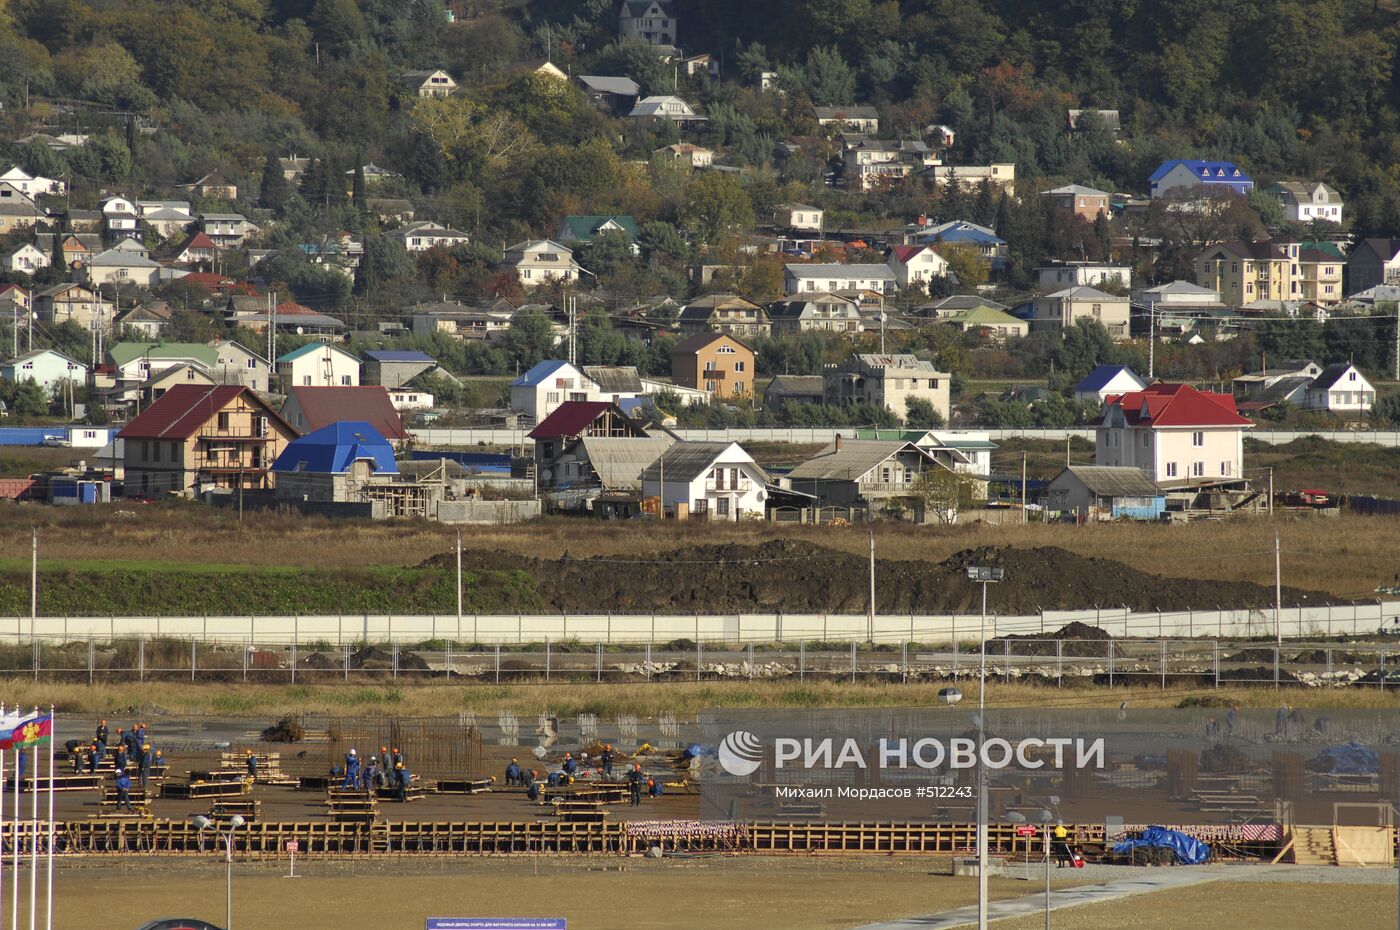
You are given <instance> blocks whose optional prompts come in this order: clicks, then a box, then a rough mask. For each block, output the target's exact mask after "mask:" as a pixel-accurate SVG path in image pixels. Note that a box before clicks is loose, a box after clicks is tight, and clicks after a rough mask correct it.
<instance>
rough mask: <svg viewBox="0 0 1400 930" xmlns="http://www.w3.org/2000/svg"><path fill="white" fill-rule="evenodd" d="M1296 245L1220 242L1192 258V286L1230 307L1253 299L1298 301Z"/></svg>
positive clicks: (1285, 242)
mask: <svg viewBox="0 0 1400 930" xmlns="http://www.w3.org/2000/svg"><path fill="white" fill-rule="evenodd" d="M1301 250H1302V246H1301V244H1300V243H1297V242H1292V241H1289V240H1278V241H1275V240H1264V241H1261V242H1238V241H1236V242H1222V243H1220V244H1219V245H1213V246H1211V247H1210V248H1208V249H1206V250H1205V251H1204V252H1202V253H1201V254H1200V255H1199V256H1198V257H1197V258H1196V262H1195V264H1196V283H1197V284H1199V285H1201V286H1202V287H1209V288H1212V289H1213V290H1215V291H1217V292H1219V294H1220V299H1221V300H1222V301H1224V302H1225V303H1226V304H1227V305H1229V306H1231V307H1238V306H1240V305H1241V304H1247V303H1252V302H1254V301H1256V300H1302V299H1304V298H1303V286H1302V270H1301V266H1300V253H1301Z"/></svg>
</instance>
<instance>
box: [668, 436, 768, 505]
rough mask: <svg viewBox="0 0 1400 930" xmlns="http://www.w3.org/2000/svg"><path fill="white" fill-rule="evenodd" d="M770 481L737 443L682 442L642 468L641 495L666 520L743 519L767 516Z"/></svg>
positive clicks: (764, 472)
mask: <svg viewBox="0 0 1400 930" xmlns="http://www.w3.org/2000/svg"><path fill="white" fill-rule="evenodd" d="M768 483H769V477H768V473H767V472H766V471H764V470H763V469H762V468H761V467H760V466H759V465H758V463H757V462H755V461H754V460H753V456H751V455H749V454H748V453H747V452H745V451H744V448H743V446H741V445H739V444H738V443H737V442H722V441H721V442H677V443H675V444H673V445H671V446H670V447H668V448H667V449H666V451H665V452H664V453H662V454H661V455H659V456H657V459H656V461H655V462H652V463H651V464H650V465H648V466H647V467H646V469H645V470H643V471H642V497H643V499H644V500H645V499H647V498H655V499H657V500H658V503H659V505H660V510H661V516H662V517H663V518H666V519H677V520H686V519H689V520H710V521H723V522H738V521H739V520H742V519H745V518H761V517H762V516H763V514H764V511H765V510H766V507H767V503H766V502H767V500H768Z"/></svg>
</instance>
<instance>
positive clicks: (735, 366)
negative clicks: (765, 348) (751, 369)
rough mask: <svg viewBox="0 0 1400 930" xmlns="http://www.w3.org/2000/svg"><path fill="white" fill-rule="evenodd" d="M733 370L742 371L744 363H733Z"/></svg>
mask: <svg viewBox="0 0 1400 930" xmlns="http://www.w3.org/2000/svg"><path fill="white" fill-rule="evenodd" d="M734 370H735V371H743V370H744V363H743V362H735V363H734Z"/></svg>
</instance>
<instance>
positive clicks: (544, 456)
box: [530, 400, 674, 509]
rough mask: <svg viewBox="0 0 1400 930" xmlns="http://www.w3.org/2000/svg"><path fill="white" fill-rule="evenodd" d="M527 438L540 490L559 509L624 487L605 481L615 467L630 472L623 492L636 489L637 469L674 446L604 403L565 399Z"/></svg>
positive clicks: (662, 434)
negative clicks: (629, 485) (533, 454)
mask: <svg viewBox="0 0 1400 930" xmlns="http://www.w3.org/2000/svg"><path fill="white" fill-rule="evenodd" d="M530 438H531V439H532V440H534V442H535V474H536V475H537V476H538V478H539V487H540V490H541V491H542V492H546V496H547V497H550V498H551V499H553V501H554V503H555V504H556V505H562V506H563V508H564V509H579V508H581V507H583V506H586V501H587V500H588V499H590V498H592V497H596V496H597V495H598V494H599V493H600V492H602V491H603V490H620V489H621V488H622V487H623V486H624V485H620V484H619V483H618V482H616V481H613V480H611V478H610V475H612V473H613V472H614V471H617V470H618V469H620V468H621V469H623V470H624V471H628V470H630V479H631V487H629V488H628V490H632V491H636V490H638V489H639V488H640V478H639V476H640V475H641V472H642V469H643V468H644V467H645V466H646V465H648V464H650V462H651V461H652V460H654V459H655V458H656V457H657V456H659V455H660V454H661V453H662V452H663V451H664V450H665V449H666V448H667V447H668V446H669V445H670V444H671V443H672V442H674V437H672V436H670V434H668V433H667V432H666V431H665V430H661V429H657V430H656V431H655V433H649V432H648V431H647V430H646V428H645V427H644V426H643V424H641V423H639V422H637V421H636V420H633V419H632V418H631V417H629V416H628V415H627V413H626V412H625V411H624V410H623V409H622V408H621V407H619V406H618V405H617V404H616V403H614V402H612V401H606V400H569V401H565V402H564V403H562V404H560V405H559V406H558V407H556V408H555V410H554V412H553V413H551V414H550V415H549V416H547V417H545V418H544V419H543V420H541V421H540V423H539V425H538V426H536V427H535V428H534V429H533V430H531V431H530ZM595 458H597V459H598V462H597V463H596V464H595V462H594V459H595ZM633 464H635V466H636V467H635V468H631V465H633ZM623 477H624V478H625V477H626V475H624V476H623ZM566 492H571V493H566ZM561 494H562V497H561ZM566 498H567V500H566Z"/></svg>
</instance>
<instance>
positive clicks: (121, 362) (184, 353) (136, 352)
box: [107, 342, 219, 368]
mask: <svg viewBox="0 0 1400 930" xmlns="http://www.w3.org/2000/svg"><path fill="white" fill-rule="evenodd" d="M107 355H108V356H109V357H110V358H111V359H112V364H114V365H116V366H117V367H118V368H122V367H124V366H126V365H128V364H130V363H131V362H134V361H136V360H137V359H138V358H155V359H167V358H189V359H194V360H195V361H197V362H199V363H200V364H202V365H203V366H204V367H205V368H213V367H215V366H216V365H218V364H219V353H218V351H217V350H216V349H214V348H212V347H210V346H207V345H204V344H202V343H198V342H119V343H117V344H116V345H114V346H111V347H110V348H109V349H108V350H107Z"/></svg>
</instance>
